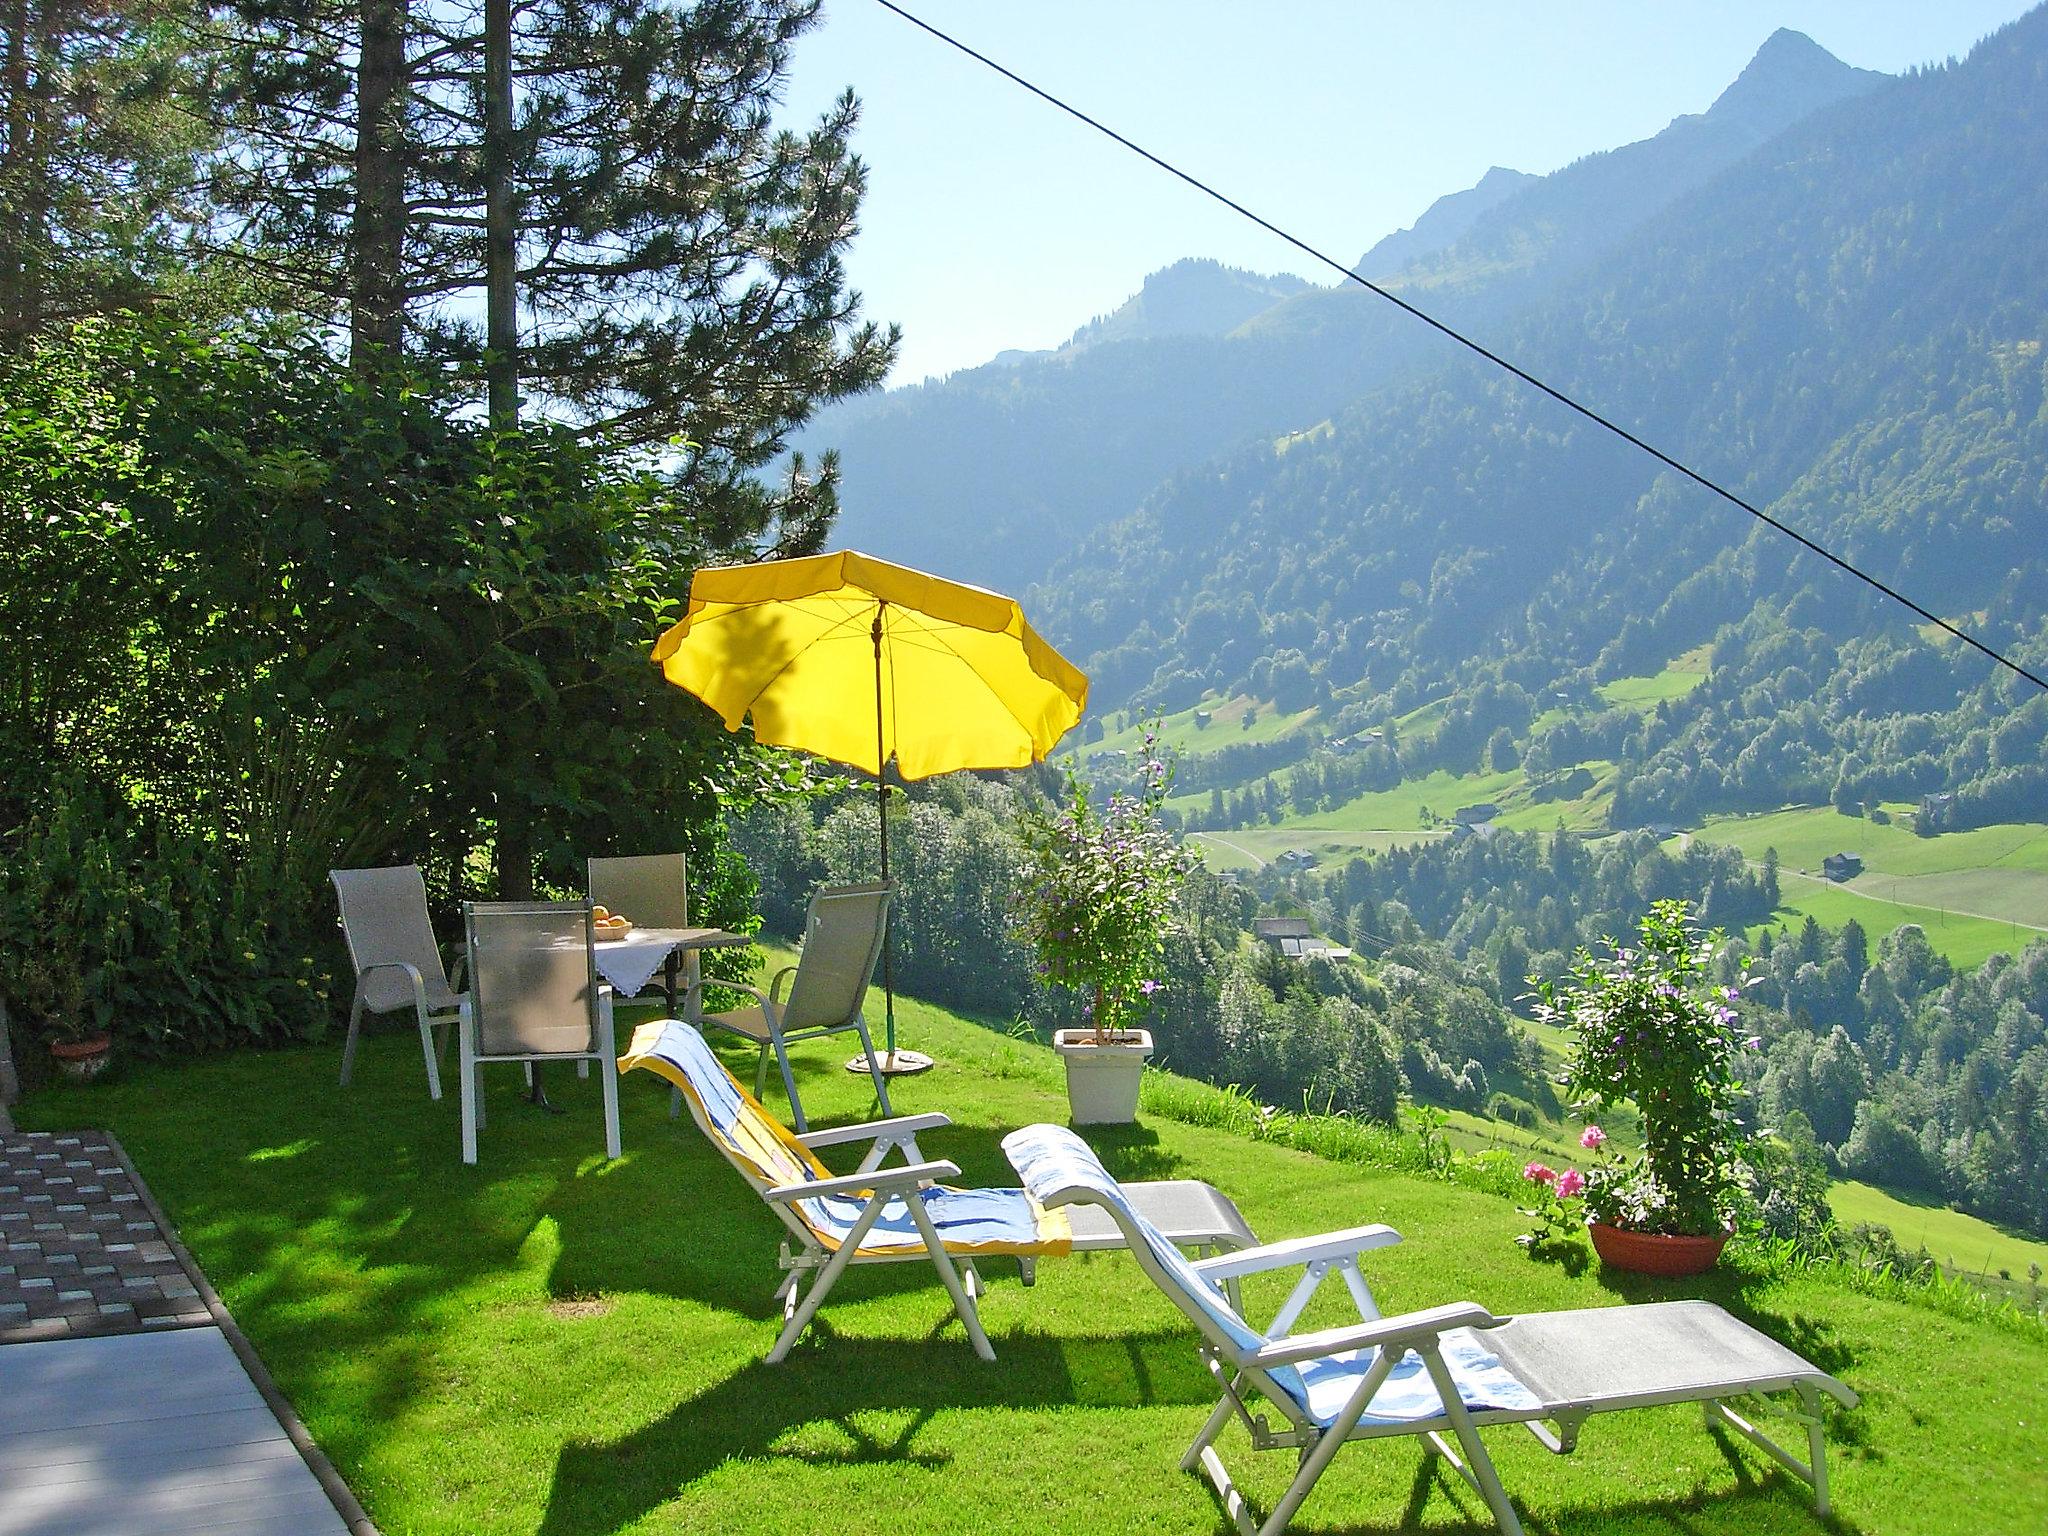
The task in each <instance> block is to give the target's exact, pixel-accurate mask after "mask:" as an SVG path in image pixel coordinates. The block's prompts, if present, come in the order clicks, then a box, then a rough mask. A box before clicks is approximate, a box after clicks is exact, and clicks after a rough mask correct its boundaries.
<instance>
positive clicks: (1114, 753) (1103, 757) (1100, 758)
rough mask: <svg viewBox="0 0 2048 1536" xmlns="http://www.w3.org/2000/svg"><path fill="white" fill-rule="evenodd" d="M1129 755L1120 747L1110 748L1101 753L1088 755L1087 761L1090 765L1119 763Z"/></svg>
mask: <svg viewBox="0 0 2048 1536" xmlns="http://www.w3.org/2000/svg"><path fill="white" fill-rule="evenodd" d="M1130 755H1131V754H1130V753H1129V752H1128V751H1126V750H1125V749H1124V748H1122V747H1110V748H1108V749H1107V750H1105V751H1102V752H1091V753H1089V754H1088V761H1089V762H1091V763H1121V762H1123V761H1124V760H1125V759H1127V758H1128V757H1130Z"/></svg>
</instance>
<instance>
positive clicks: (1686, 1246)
mask: <svg viewBox="0 0 2048 1536" xmlns="http://www.w3.org/2000/svg"><path fill="white" fill-rule="evenodd" d="M1588 1230H1589V1231H1591V1233H1592V1235H1593V1251H1594V1252H1595V1253H1597V1254H1599V1255H1600V1262H1601V1263H1602V1264H1606V1265H1608V1266H1610V1267H1611V1268H1614V1269H1626V1270H1629V1271H1632V1272H1633V1273H1635V1274H1638V1275H1703V1274H1705V1273H1706V1272H1707V1271H1708V1270H1710V1269H1712V1268H1713V1267H1714V1266H1715V1265H1716V1264H1718V1263H1719V1262H1720V1260H1721V1250H1722V1249H1723V1248H1725V1247H1727V1246H1728V1239H1729V1237H1730V1236H1731V1234H1730V1233H1727V1232H1716V1233H1715V1234H1714V1235H1713V1236H1711V1237H1681V1236H1679V1235H1677V1234H1675V1233H1671V1232H1632V1231H1630V1230H1629V1229H1628V1228H1627V1227H1610V1226H1608V1225H1607V1224H1606V1223H1605V1222H1600V1221H1596V1222H1593V1223H1592V1224H1591V1226H1590V1227H1589V1229H1588Z"/></svg>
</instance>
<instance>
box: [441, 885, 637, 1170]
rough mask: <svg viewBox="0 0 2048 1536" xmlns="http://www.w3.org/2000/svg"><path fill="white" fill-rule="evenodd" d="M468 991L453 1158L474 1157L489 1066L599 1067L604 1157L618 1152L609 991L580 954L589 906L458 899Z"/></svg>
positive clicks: (584, 950)
mask: <svg viewBox="0 0 2048 1536" xmlns="http://www.w3.org/2000/svg"><path fill="white" fill-rule="evenodd" d="M462 925H463V931H464V934H465V936H466V937H467V939H468V942H469V993H468V995H467V996H465V997H464V998H463V999H462V1022H461V1027H460V1028H459V1029H458V1030H457V1031H456V1034H457V1036H458V1037H459V1040H460V1043H461V1073H462V1160H463V1161H464V1162H465V1163H474V1162H475V1161H476V1133H477V1130H478V1128H479V1127H480V1126H482V1124H483V1123H484V1103H483V1094H482V1091H481V1086H480V1083H479V1077H480V1075H481V1073H482V1070H483V1068H484V1066H485V1065H486V1064H487V1063H490V1062H499V1061H517V1062H524V1063H526V1064H527V1065H528V1066H529V1067H531V1066H534V1065H537V1064H538V1063H541V1062H545V1061H574V1062H576V1063H577V1064H578V1065H579V1067H580V1068H581V1069H582V1070H583V1071H585V1072H586V1073H587V1072H588V1071H589V1066H590V1063H591V1062H596V1063H598V1064H599V1066H600V1069H601V1070H600V1071H599V1073H598V1076H599V1078H600V1080H601V1084H602V1090H603V1094H604V1150H605V1156H607V1157H611V1158H616V1157H617V1156H618V1155H619V1088H618V1074H617V1073H616V1072H614V1071H613V1070H612V1066H613V1063H614V1062H615V1061H616V1059H617V1057H618V1051H617V1049H616V1048H615V1045H614V1041H613V1034H612V989H611V988H610V987H608V986H605V985H604V984H603V983H602V982H600V981H599V980H598V979H597V972H596V970H595V969H594V968H593V967H592V965H591V959H590V942H591V931H590V907H589V906H588V904H587V903H584V902H580V901H575V902H566V901H466V902H464V903H463V904H462Z"/></svg>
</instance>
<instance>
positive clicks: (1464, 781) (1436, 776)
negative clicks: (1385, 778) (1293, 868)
mask: <svg viewBox="0 0 2048 1536" xmlns="http://www.w3.org/2000/svg"><path fill="white" fill-rule="evenodd" d="M1522 783H1523V775H1522V770H1521V769H1519V768H1515V769H1511V770H1509V771H1508V772H1506V773H1467V774H1453V773H1449V772H1447V771H1446V770H1444V769H1442V768H1439V769H1437V770H1436V771H1435V772H1434V773H1430V774H1426V775H1424V776H1423V777H1422V778H1419V779H1409V780H1407V781H1405V782H1404V783H1401V784H1398V785H1396V786H1395V787H1394V788H1392V789H1386V790H1373V791H1370V792H1368V793H1366V794H1363V795H1359V796H1357V797H1356V798H1354V799H1351V800H1347V801H1345V802H1344V804H1342V805H1340V806H1337V807H1336V808H1335V809H1333V810H1328V811H1318V812H1316V813H1315V814H1313V815H1309V816H1289V817H1284V818H1282V820H1281V823H1280V824H1281V825H1282V826H1285V827H1295V826H1299V827H1326V828H1329V829H1330V830H1332V831H1339V830H1347V831H1359V832H1365V831H1408V830H1412V829H1416V828H1420V827H1423V826H1425V825H1429V823H1426V822H1425V821H1424V820H1423V815H1422V813H1423V810H1424V809H1425V808H1427V809H1428V811H1429V812H1430V814H1431V816H1433V817H1435V818H1437V819H1438V820H1441V821H1443V822H1445V823H1448V822H1449V821H1450V819H1451V813H1452V812H1453V811H1455V810H1457V808H1458V807H1459V806H1461V805H1473V804H1477V803H1479V802H1482V801H1488V800H1491V801H1494V802H1496V803H1498V802H1499V801H1500V799H1501V798H1502V797H1503V796H1504V795H1506V794H1507V793H1508V792H1509V791H1510V790H1515V789H1519V788H1521V786H1522Z"/></svg>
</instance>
